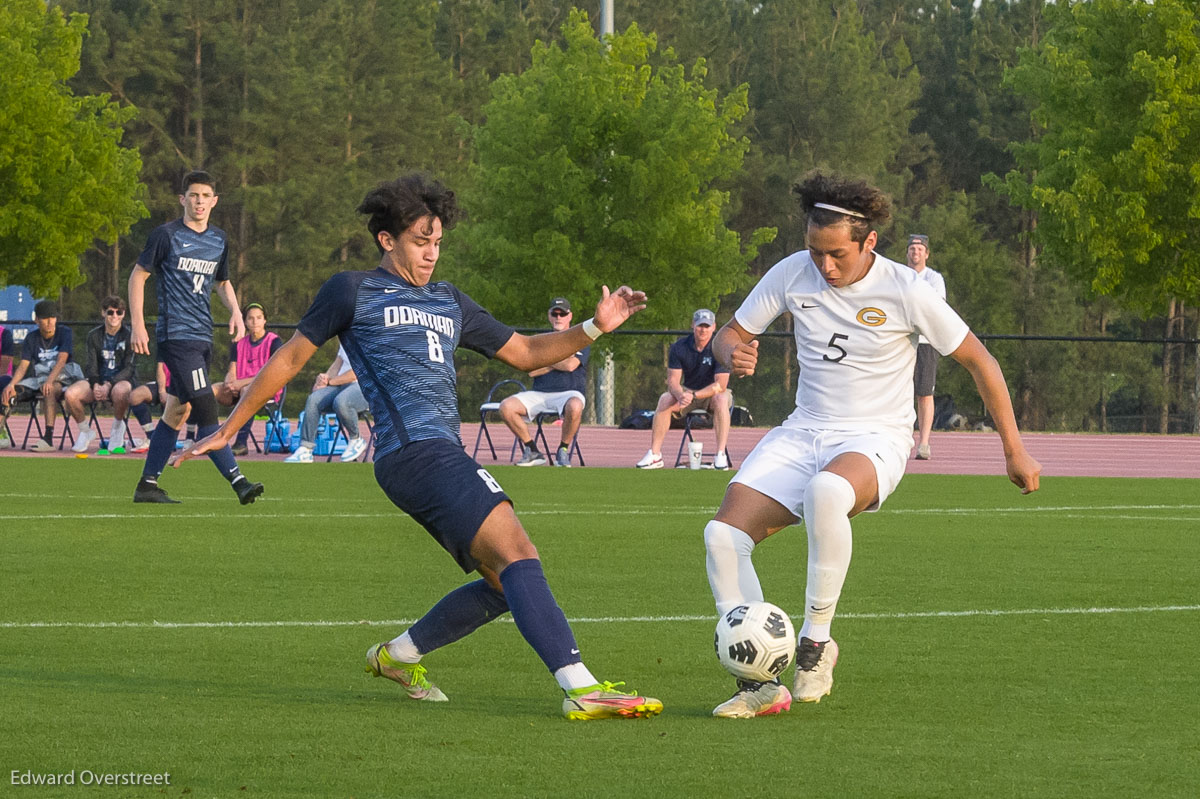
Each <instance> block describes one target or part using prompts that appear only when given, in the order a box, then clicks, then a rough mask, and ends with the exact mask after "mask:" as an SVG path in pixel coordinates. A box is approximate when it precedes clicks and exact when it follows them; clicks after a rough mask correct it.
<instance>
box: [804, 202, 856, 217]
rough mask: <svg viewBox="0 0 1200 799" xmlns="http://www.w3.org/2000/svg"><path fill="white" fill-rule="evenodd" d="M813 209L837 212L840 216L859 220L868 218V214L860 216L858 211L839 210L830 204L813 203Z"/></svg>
mask: <svg viewBox="0 0 1200 799" xmlns="http://www.w3.org/2000/svg"><path fill="white" fill-rule="evenodd" d="M813 208H824V209H825V210H826V211H837V212H838V213H839V214H845V215H846V216H856V217H858V218H859V219H866V218H867V216H866V214H860V213H859V212H858V211H851V210H850V209H849V208H839V207H837V206H836V205H830V204H829V203H813Z"/></svg>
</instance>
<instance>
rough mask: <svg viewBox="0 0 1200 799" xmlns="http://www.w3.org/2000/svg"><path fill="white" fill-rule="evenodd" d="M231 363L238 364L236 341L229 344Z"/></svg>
mask: <svg viewBox="0 0 1200 799" xmlns="http://www.w3.org/2000/svg"><path fill="white" fill-rule="evenodd" d="M229 362H230V363H237V342H236V341H234V342H230V344H229Z"/></svg>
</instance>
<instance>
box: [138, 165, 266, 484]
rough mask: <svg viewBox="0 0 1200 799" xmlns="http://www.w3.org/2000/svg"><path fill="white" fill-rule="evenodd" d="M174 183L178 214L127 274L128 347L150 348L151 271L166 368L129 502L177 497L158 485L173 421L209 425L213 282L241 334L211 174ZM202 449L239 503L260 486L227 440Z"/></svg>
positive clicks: (232, 328)
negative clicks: (167, 378)
mask: <svg viewBox="0 0 1200 799" xmlns="http://www.w3.org/2000/svg"><path fill="white" fill-rule="evenodd" d="M181 188H182V193H181V194H180V195H179V204H180V205H181V206H183V216H182V217H181V218H179V219H176V220H175V221H174V222H168V223H167V224H165V225H160V226H159V227H156V228H155V229H154V230H153V231H151V233H150V238H149V239H148V240H147V242H146V248H145V249H144V250H143V251H142V254H141V255H140V256H138V262H137V264H135V265H134V267H133V273H132V274H131V275H130V276H129V311H130V316H131V317H132V323H133V336H132V342H133V351H134V352H137V353H141V354H142V355H149V354H150V336H149V334H148V333H147V332H146V320H145V316H144V314H143V307H144V301H145V297H144V296H143V295H144V292H145V288H146V280H148V279H149V277H150V275H152V274H153V275H154V276H155V278H156V284H157V290H158V324H157V325H156V327H155V339H156V340H157V342H158V359H159V360H160V361H162V362H163V363H164V364H166V366H167V368H168V369H169V370H170V371H171V375H172V380H171V384H170V385H169V386H167V387H166V389H167V397H166V400H165V402H164V404H163V413H162V418H161V419H160V420H159V423H158V425H157V426H156V427H155V428H154V433H153V434H152V435H151V436H150V450H149V451H148V452H147V453H146V463H145V465H144V466H143V467H142V478H141V480H139V481H138V484H137V488H136V489H135V490H134V492H133V501H134V502H164V503H177V502H178V500H174V499H171V497H169V496H168V495H167V492H166V491H163V490H162V488H160V487H159V485H158V478H159V475H161V474H162V470H163V468H164V467H166V465H167V461H168V460H170V458H171V455H172V454H174V452H175V440H176V439H177V438H178V437H179V427H180V425H181V424H183V420H184V419H186V418H188V414H189V413H190V414H191V415H192V418H193V420H194V421H195V422H196V424H197V426H198V433H199V435H201V436H206V435H208V434H210V433H212V432H213V431H214V430H216V429H217V400H216V398H215V397H214V396H213V392H212V386H211V385H210V384H209V382H208V369H209V363H210V361H211V359H212V335H213V320H212V307H211V302H212V301H211V299H210V295H211V294H212V293H213V291H214V289H215V290H216V293H217V296H218V297H220V298H221V302H223V303H224V304H225V307H226V308H228V309H229V335H230V336H231V337H232V338H233V340H234V341H237V340H238V339H240V338H241V337H242V336H244V335H246V327H245V323H244V322H243V320H242V311H241V308H239V307H238V300H237V294H236V293H234V290H233V285H232V284H231V283H230V282H229V267H228V263H227V260H226V259H227V257H228V253H229V246H228V244H227V243H226V241H225V231H223V230H221V229H220V228H218V227H216V226H215V225H210V224H209V223H208V218H209V215H210V214H211V213H212V209H213V207H214V206H216V204H217V190H216V181H215V180H213V178H212V176H211V175H209V174H208V173H207V172H190V173H188V174H187V175H186V176H185V177H184V179H183V183H182V184H181ZM214 284H215V285H214ZM209 457H210V458H211V459H212V462H213V464H215V465H216V467H217V470H218V471H220V472H221V475H222V476H223V477H224V478H225V479H226V480H228V481H229V484H230V485H231V486H232V487H233V490H234V492H235V493H236V494H237V497H238V500H239V501H240V502H241V503H242V504H243V505H248V504H250V503H251V502H253V501H254V500H255V499H256V498H257V497H258V496H259V495H260V494H262V491H263V487H262V483H251V482H250V481H249V480H247V479H246V477H245V476H244V475H243V474H242V473H241V470H239V469H238V465H237V461H236V460H235V459H234V457H233V452H231V451H230V449H229V448H228V447H223V448H221V449H218V450H216V451H214V452H212V453H211V454H210V455H209Z"/></svg>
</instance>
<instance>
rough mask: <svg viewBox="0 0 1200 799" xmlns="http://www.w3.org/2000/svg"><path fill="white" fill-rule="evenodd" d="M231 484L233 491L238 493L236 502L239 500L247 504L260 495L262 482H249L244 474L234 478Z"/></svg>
mask: <svg viewBox="0 0 1200 799" xmlns="http://www.w3.org/2000/svg"><path fill="white" fill-rule="evenodd" d="M231 485H232V486H233V490H234V492H235V493H236V494H237V495H238V502H241V503H242V504H243V505H249V504H250V503H252V502H254V500H256V499H258V498H259V497H260V496H262V492H263V484H262V483H251V482H250V481H249V480H247V479H246V476H245V475H242V476H241V477H239V478H238V479H236V480H234V481H233V483H231Z"/></svg>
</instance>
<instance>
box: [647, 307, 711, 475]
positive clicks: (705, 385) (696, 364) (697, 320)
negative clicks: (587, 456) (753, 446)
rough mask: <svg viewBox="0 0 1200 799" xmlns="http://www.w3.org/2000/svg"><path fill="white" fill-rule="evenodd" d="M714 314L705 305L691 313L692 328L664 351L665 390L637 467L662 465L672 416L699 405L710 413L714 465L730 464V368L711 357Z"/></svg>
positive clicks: (653, 467) (677, 415)
mask: <svg viewBox="0 0 1200 799" xmlns="http://www.w3.org/2000/svg"><path fill="white" fill-rule="evenodd" d="M716 324H717V315H716V314H714V313H713V312H712V311H710V310H709V309H707V308H701V309H700V310H698V311H696V312H695V313H694V314H692V332H691V334H689V335H687V336H684V337H683V338H681V339H679V340H678V341H676V342H675V343H674V344H672V345H671V351H670V353H669V354H668V355H667V391H666V393H664V394H663V395H662V396H661V397H659V398H658V407H657V408H655V410H654V421H653V423H652V425H651V428H650V449H649V450H647V451H646V454H645V455H644V456H642V459H641V460H640V461H638V462H637V467H638V468H639V469H661V468H662V466H663V458H662V443H663V439H665V438H666V437H667V430H669V429H670V428H671V417H672V416H676V417H681V416H683V415H684V414H686V413H687V412H688V411H690V410H693V409H696V408H702V409H704V410H706V411H708V412H709V413H710V414H712V419H713V432H714V433H716V436H717V452H716V454H715V455H714V456H713V467H714V468H717V469H728V468H729V456H728V455H726V454H725V444H726V442H727V441H728V440H729V412H730V409H731V408H732V406H733V401H732V399H731V397H730V394H729V390H728V388H729V370H728V369H727V368H725V367H724V366H721V365H720V364H719V363H717V360H716V358H714V357H713V351H712V338H713V332H714V331H715V329H716Z"/></svg>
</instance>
